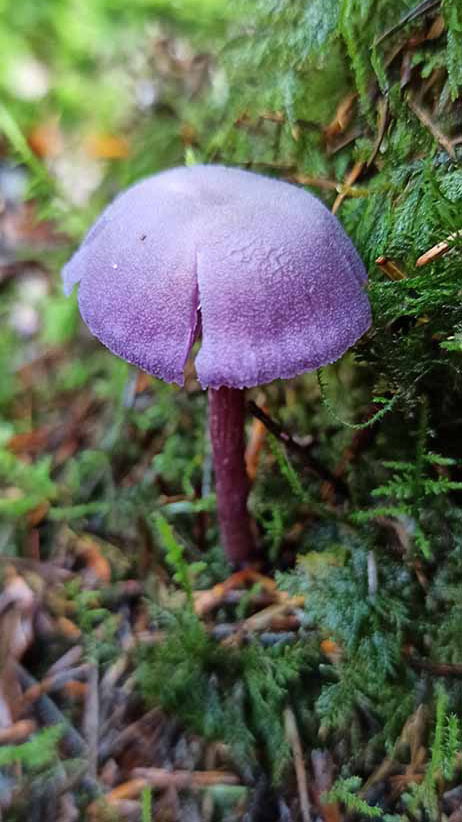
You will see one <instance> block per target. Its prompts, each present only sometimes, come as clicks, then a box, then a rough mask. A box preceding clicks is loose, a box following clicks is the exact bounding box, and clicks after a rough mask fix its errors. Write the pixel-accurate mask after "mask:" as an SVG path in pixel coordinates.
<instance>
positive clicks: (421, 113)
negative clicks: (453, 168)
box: [407, 96, 456, 160]
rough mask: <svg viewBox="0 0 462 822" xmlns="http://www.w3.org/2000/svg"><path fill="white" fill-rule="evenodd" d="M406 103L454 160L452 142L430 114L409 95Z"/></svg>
mask: <svg viewBox="0 0 462 822" xmlns="http://www.w3.org/2000/svg"><path fill="white" fill-rule="evenodd" d="M407 104H408V106H409V108H410V109H411V111H413V112H414V114H415V116H416V117H417V119H418V120H420V122H421V123H422V125H423V126H424V128H426V129H428V131H429V132H430V134H431V135H432V137H433V139H434V140H436V142H437V143H439V144H440V146H441V147H442V148H444V150H445V151H446V152H447V153H448V154H449V156H450V157H451V158H452V159H453V160H455V159H456V153H455V151H454V146H453V145H452V142H451V141H450V140H449V139H448V137H446V135H445V134H443V132H442V131H441V129H440V128H439V126H437V124H436V123H435V122H434V121H433V120H432V118H431V117H430V115H429V114H428V112H427V111H425V109H423V108H422V107H421V106H420V105H419V103H417V101H416V100H414V99H413V98H412V97H411V96H409V97H408V98H407Z"/></svg>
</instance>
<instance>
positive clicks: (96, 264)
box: [63, 165, 371, 388]
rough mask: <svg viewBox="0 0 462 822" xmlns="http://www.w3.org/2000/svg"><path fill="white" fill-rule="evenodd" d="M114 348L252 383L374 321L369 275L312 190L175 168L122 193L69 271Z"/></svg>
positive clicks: (229, 172) (83, 305)
mask: <svg viewBox="0 0 462 822" xmlns="http://www.w3.org/2000/svg"><path fill="white" fill-rule="evenodd" d="M63 279H64V285H65V290H66V292H67V293H70V292H71V291H72V288H73V286H74V285H75V284H76V283H78V282H80V286H79V304H80V310H81V313H82V317H83V319H84V320H85V322H86V324H87V325H88V327H89V329H90V330H91V331H92V333H93V334H94V335H95V336H96V337H98V338H99V339H100V340H101V342H102V343H104V345H106V346H107V347H108V348H109V349H110V350H111V351H113V352H114V353H115V354H118V355H119V356H120V357H123V358H124V359H126V360H128V361H129V362H131V363H134V364H135V365H137V366H139V367H140V368H142V369H144V370H145V371H147V372H149V373H150V374H153V375H154V376H156V377H160V378H161V379H163V380H166V381H167V382H177V383H179V384H182V383H183V369H184V365H185V362H186V359H187V357H188V354H189V352H190V350H191V347H192V345H193V342H194V339H195V336H196V333H197V331H198V329H199V328H200V329H201V347H200V350H199V353H198V355H197V357H196V370H197V375H198V378H199V381H200V383H201V385H202V386H203V387H204V388H205V387H207V386H211V387H212V388H219V387H220V386H222V385H227V386H231V387H235V388H244V387H250V386H254V385H260V384H261V383H266V382H270V381H271V380H274V379H277V378H281V377H282V378H288V377H293V376H295V375H296V374H300V373H301V372H303V371H312V370H314V369H316V368H319V367H320V366H322V365H326V364H327V363H330V362H333V361H334V360H336V359H338V358H339V357H340V356H341V355H342V354H343V353H344V351H346V350H347V348H349V347H350V346H351V345H353V343H354V342H356V340H357V339H358V338H359V337H361V335H362V334H364V332H365V331H366V330H367V328H368V327H369V325H370V319H371V318H370V307H369V301H368V299H367V296H366V294H365V292H364V287H365V283H366V279H367V277H366V272H365V270H364V266H363V264H362V262H361V260H360V258H359V256H358V254H357V252H356V251H355V249H354V247H353V245H352V243H351V241H350V240H349V238H348V237H347V235H346V234H345V232H344V230H343V228H342V227H341V225H340V223H339V222H338V220H337V219H336V218H335V217H334V216H333V215H332V214H331V213H330V212H329V211H328V210H327V208H326V207H325V206H324V205H323V204H322V203H321V202H320V201H319V200H317V199H316V198H315V197H313V196H312V195H311V194H308V193H307V192H306V191H304V190H303V189H300V188H297V187H296V186H293V185H290V184H288V183H283V182H280V181H278V180H273V179H270V178H267V177H263V176H260V175H258V174H253V173H251V172H247V171H241V170H239V169H235V168H227V167H224V166H212V165H211V166H199V165H198V166H192V167H181V168H174V169H171V170H169V171H165V172H162V173H160V174H157V175H155V176H153V177H150V178H148V179H146V180H143V181H142V182H140V183H138V184H136V185H134V186H133V187H132V188H130V189H128V190H127V191H125V192H124V193H123V194H121V195H120V196H119V197H117V199H116V200H115V201H114V202H113V203H112V204H111V205H110V206H109V207H108V208H106V210H105V211H104V212H103V214H102V215H101V217H100V218H99V219H98V220H97V222H96V223H95V224H94V226H93V228H92V229H91V230H90V231H89V233H88V234H87V236H86V237H85V239H84V241H83V243H82V245H81V247H80V248H79V249H78V251H77V252H76V253H75V254H74V256H73V257H72V259H71V260H70V261H69V262H68V263H67V265H66V266H65V267H64V270H63Z"/></svg>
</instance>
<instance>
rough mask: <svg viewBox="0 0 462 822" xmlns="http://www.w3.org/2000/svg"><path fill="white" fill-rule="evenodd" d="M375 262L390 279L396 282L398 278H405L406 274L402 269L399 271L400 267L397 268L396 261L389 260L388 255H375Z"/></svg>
mask: <svg viewBox="0 0 462 822" xmlns="http://www.w3.org/2000/svg"><path fill="white" fill-rule="evenodd" d="M375 262H376V265H378V266H379V267H380V268H381V269H382V271H383V272H384V274H386V275H387V277H389V278H390V280H394V281H395V282H398V281H399V280H405V279H406V274H405V273H404V272H403V271H401V269H400V268H398V266H397V265H396V263H394V262H393V260H389V259H388V257H383V256H380V257H377V259H376V261H375Z"/></svg>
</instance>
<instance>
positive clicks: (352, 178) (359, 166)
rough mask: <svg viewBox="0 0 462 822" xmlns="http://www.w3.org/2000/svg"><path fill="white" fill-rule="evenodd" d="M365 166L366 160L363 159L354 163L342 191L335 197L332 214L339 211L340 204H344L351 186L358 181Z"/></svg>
mask: <svg viewBox="0 0 462 822" xmlns="http://www.w3.org/2000/svg"><path fill="white" fill-rule="evenodd" d="M363 168H364V161H363V160H357V161H356V163H355V164H354V166H353V168H352V169H351V171H350V172H349V174H347V176H346V179H345V183H344V184H343V186H342V190H341V191H340V194H339V195H338V197H336V198H335V203H334V205H333V206H332V214H336V213H337V211H338V210H339V208H340V206H341V205H342V203H343V201H344V199H345V197H347V196H348V194H349V193H351V191H352V189H351V186H352V185H353V183H355V182H356V180H357V179H358V177H359V175H360V174H361V172H362V170H363Z"/></svg>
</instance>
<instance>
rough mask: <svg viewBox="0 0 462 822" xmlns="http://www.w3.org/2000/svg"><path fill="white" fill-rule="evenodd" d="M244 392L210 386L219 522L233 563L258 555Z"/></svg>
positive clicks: (210, 410) (210, 421)
mask: <svg viewBox="0 0 462 822" xmlns="http://www.w3.org/2000/svg"><path fill="white" fill-rule="evenodd" d="M244 420H245V392H244V391H243V390H241V389H239V388H227V387H225V386H224V387H222V388H218V389H213V388H209V425H210V439H211V441H212V453H213V464H214V469H215V485H216V491H217V509H218V521H219V523H220V531H221V537H222V540H223V547H224V549H225V551H226V555H227V557H228V559H229V560H230V562H232V563H233V564H235V565H236V564H238V563H242V562H245V561H246V560H247V561H249V560H251V559H254V558H255V555H256V546H255V541H254V539H253V536H252V532H251V528H250V518H249V514H248V511H247V497H248V494H249V479H248V477H247V472H246V469H245V461H244V449H245V443H244Z"/></svg>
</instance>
